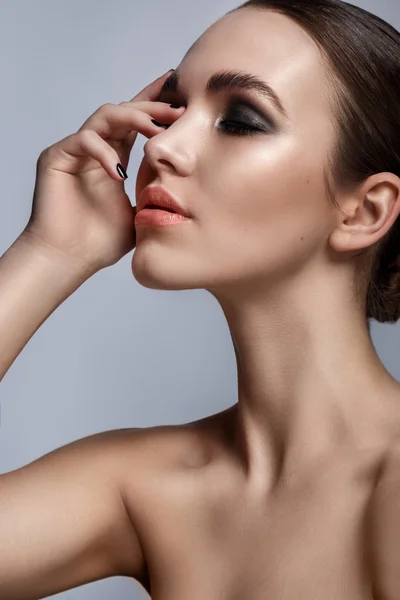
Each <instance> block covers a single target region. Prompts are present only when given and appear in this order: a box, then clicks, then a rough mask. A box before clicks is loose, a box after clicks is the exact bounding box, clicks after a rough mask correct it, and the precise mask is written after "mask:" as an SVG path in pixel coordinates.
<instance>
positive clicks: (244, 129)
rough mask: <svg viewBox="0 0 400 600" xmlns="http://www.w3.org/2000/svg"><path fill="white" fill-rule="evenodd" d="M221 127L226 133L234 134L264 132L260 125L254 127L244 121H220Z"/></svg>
mask: <svg viewBox="0 0 400 600" xmlns="http://www.w3.org/2000/svg"><path fill="white" fill-rule="evenodd" d="M219 127H222V129H223V130H224V132H225V133H229V134H233V135H253V134H254V133H263V131H262V130H261V129H259V128H258V127H252V126H251V125H247V124H246V123H243V122H242V121H220V122H219Z"/></svg>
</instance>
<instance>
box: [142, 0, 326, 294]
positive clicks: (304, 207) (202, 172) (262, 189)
mask: <svg viewBox="0 0 400 600" xmlns="http://www.w3.org/2000/svg"><path fill="white" fill-rule="evenodd" d="M221 71H240V72H241V73H242V74H243V73H248V74H250V75H252V76H254V77H257V78H259V79H261V80H263V81H264V82H265V83H268V84H269V85H270V86H271V87H272V88H273V89H274V90H275V92H276V94H277V95H278V96H279V99H280V102H281V104H282V105H283V107H284V110H285V112H286V116H285V115H284V114H281V113H280V111H279V110H278V109H277V108H276V107H275V105H274V103H273V102H272V101H271V100H270V99H269V98H268V97H266V96H265V95H263V94H262V93H260V92H257V91H256V90H244V89H242V90H240V89H237V90H224V89H222V90H220V91H211V92H207V91H206V85H207V82H208V80H209V78H210V77H211V76H212V75H214V74H215V73H219V72H221ZM177 74H178V76H179V86H178V88H179V89H178V92H175V91H165V92H163V93H162V94H161V96H160V98H159V100H160V101H161V102H178V103H181V104H183V105H184V106H185V107H186V110H185V112H184V113H183V114H182V116H181V117H180V118H179V119H178V120H177V121H175V122H174V123H173V124H172V125H171V127H169V128H168V129H165V130H163V131H161V132H160V133H159V134H157V135H155V136H154V137H153V138H151V139H149V140H148V141H147V142H146V144H145V146H144V158H143V161H142V164H141V166H140V169H139V172H138V176H137V182H136V198H138V197H139V195H140V193H141V191H142V190H143V189H144V187H145V186H147V185H150V184H151V185H161V186H163V187H164V188H165V189H166V190H167V191H168V192H170V193H171V194H172V195H173V196H175V197H176V198H177V199H178V200H179V201H180V202H181V203H182V205H183V206H185V207H186V208H187V209H188V210H189V211H190V212H191V213H192V215H193V219H191V220H189V221H186V222H185V223H184V224H180V225H175V226H171V227H162V228H160V227H147V226H146V227H143V226H139V227H138V228H137V245H136V250H135V252H134V254H133V259H132V271H133V274H134V276H135V277H136V279H137V280H138V281H139V283H141V284H142V285H144V286H145V287H150V288H156V289H194V288H203V289H208V290H209V291H210V292H211V293H214V294H218V292H219V291H220V292H223V291H227V290H230V291H234V290H236V291H237V292H239V291H240V292H241V293H245V292H246V290H251V289H256V288H257V289H264V288H265V289H267V286H268V285H269V283H270V282H271V281H272V280H274V281H277V280H278V279H286V278H289V277H290V276H293V273H296V272H299V271H300V270H301V269H302V268H304V266H305V265H307V264H310V262H311V261H314V260H318V258H319V259H321V256H322V255H323V248H324V246H325V245H326V240H327V238H328V237H329V232H330V231H331V228H332V224H333V214H334V213H333V205H332V204H331V203H330V201H329V200H327V199H326V197H325V188H324V180H323V166H324V162H325V159H326V155H327V153H328V151H329V150H330V148H331V145H332V143H333V141H334V131H333V125H332V122H331V117H330V111H329V107H328V101H327V99H326V96H325V95H324V89H325V88H324V87H323V84H324V68H323V65H322V62H321V58H320V54H319V52H318V49H317V46H316V45H315V43H314V42H313V41H312V39H311V38H310V37H309V36H308V35H307V34H306V33H305V32H304V31H303V30H302V29H301V28H300V27H299V26H298V25H297V24H295V23H294V22H293V21H292V20H290V19H289V18H287V17H285V16H283V15H280V14H277V13H273V12H270V11H265V10H256V9H253V8H246V9H241V10H239V11H237V12H234V13H232V14H230V15H227V16H225V17H223V19H221V20H220V21H217V22H216V23H214V24H213V25H212V26H211V27H210V28H209V29H208V30H207V31H206V32H205V33H204V34H203V35H202V36H201V37H200V38H199V39H198V40H197V42H196V43H195V44H194V45H193V46H192V47H191V49H190V50H189V52H188V53H187V54H186V56H185V57H184V59H183V61H182V62H181V64H180V65H179V67H178V68H177ZM232 121H235V122H238V123H239V125H238V126H243V127H246V126H248V127H250V128H254V130H253V129H252V130H251V131H249V132H247V133H246V135H243V134H241V132H240V131H235V129H234V128H233V127H234V124H233V123H230V122H232ZM231 126H232V131H231V130H230V129H231Z"/></svg>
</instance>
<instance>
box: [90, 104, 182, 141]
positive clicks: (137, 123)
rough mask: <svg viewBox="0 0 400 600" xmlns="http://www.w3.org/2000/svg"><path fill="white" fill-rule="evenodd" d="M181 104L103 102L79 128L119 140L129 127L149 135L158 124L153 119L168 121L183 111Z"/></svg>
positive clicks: (127, 132) (129, 130)
mask: <svg viewBox="0 0 400 600" xmlns="http://www.w3.org/2000/svg"><path fill="white" fill-rule="evenodd" d="M184 110H185V109H184V107H183V106H182V107H181V108H179V109H176V108H171V106H170V105H169V104H167V103H165V102H145V101H143V102H135V103H129V102H124V103H122V104H104V105H103V106H101V107H100V108H99V109H98V110H97V111H96V112H95V113H93V115H91V116H90V117H89V118H88V119H87V120H86V121H85V123H84V124H83V125H82V127H80V129H79V130H78V131H82V130H84V129H94V130H95V131H96V132H97V133H98V134H99V135H101V137H103V138H105V139H109V138H111V139H113V140H116V141H120V140H122V139H125V138H126V137H127V136H128V135H129V134H130V133H131V132H132V131H134V132H135V133H137V132H140V133H142V134H143V135H145V136H146V137H152V136H153V135H155V134H156V133H158V132H159V131H160V127H159V126H158V125H155V124H154V123H153V122H152V120H153V119H154V120H156V121H158V122H161V123H166V124H171V122H174V121H175V120H176V119H178V118H179V117H180V116H181V114H182V113H183V112H184Z"/></svg>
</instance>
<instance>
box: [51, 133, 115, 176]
mask: <svg viewBox="0 0 400 600" xmlns="http://www.w3.org/2000/svg"><path fill="white" fill-rule="evenodd" d="M85 156H90V157H91V158H94V159H95V160H97V161H98V162H99V163H100V165H101V166H102V167H103V168H104V169H105V171H106V172H107V173H108V175H109V176H110V177H111V178H112V179H115V180H117V181H125V179H124V178H123V177H122V176H121V175H120V174H119V172H118V170H117V164H118V163H121V158H120V157H119V154H118V152H117V151H116V150H115V149H114V148H113V147H112V146H110V144H108V143H107V142H106V141H105V140H104V139H103V138H102V137H101V136H100V135H99V134H98V133H97V132H96V131H94V130H93V129H83V130H82V131H78V132H77V133H73V134H72V135H69V136H67V137H66V138H64V139H63V140H61V141H59V142H57V143H56V144H53V145H52V146H50V147H49V148H46V150H44V151H43V152H42V154H41V155H40V157H39V163H40V165H41V167H43V168H46V167H49V168H50V169H54V170H61V171H63V172H65V173H70V174H75V173H77V172H78V171H81V170H82V163H81V158H82V157H85Z"/></svg>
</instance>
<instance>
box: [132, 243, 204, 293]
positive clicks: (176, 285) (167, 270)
mask: <svg viewBox="0 0 400 600" xmlns="http://www.w3.org/2000/svg"><path fill="white" fill-rule="evenodd" d="M131 268H132V274H133V276H134V278H135V279H136V281H137V282H138V283H140V285H142V286H143V287H146V288H149V289H153V290H171V291H172V290H175V291H176V290H191V289H197V288H198V287H199V285H198V282H196V281H195V280H194V278H193V273H190V264H188V263H187V261H186V269H185V268H184V265H178V264H176V260H175V261H174V260H173V258H172V257H171V258H170V259H169V260H168V259H167V258H166V253H164V255H163V256H161V258H159V257H156V256H154V255H153V256H152V257H150V256H149V254H147V256H145V253H144V252H140V249H136V250H135V252H134V253H133V256H132V263H131ZM186 270H188V271H189V272H188V278H186V277H184V273H185V271H186Z"/></svg>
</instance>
